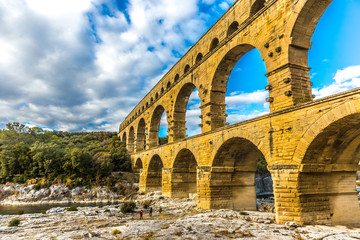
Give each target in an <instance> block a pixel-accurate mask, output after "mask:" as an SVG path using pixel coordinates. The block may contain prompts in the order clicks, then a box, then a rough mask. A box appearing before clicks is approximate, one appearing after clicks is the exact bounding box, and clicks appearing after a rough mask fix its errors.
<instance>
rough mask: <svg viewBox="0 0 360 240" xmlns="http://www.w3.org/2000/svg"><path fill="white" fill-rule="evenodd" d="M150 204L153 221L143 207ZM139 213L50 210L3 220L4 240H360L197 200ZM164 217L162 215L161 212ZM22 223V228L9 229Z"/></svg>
mask: <svg viewBox="0 0 360 240" xmlns="http://www.w3.org/2000/svg"><path fill="white" fill-rule="evenodd" d="M150 201H151V202H152V203H151V206H152V207H153V210H154V213H153V216H152V217H150V216H149V213H148V209H143V208H142V205H143V204H144V203H149V202H150ZM136 202H137V204H138V205H137V209H136V211H137V212H138V211H140V210H143V211H144V213H145V214H144V219H143V220H140V219H139V215H138V213H137V212H135V213H133V214H122V213H121V212H120V207H119V205H111V206H105V207H79V208H78V211H74V212H70V211H65V208H52V209H50V210H48V211H47V212H46V214H24V215H19V216H9V215H3V216H0V239H3V240H5V239H11V240H12V239H88V238H91V239H229V238H235V239H236V238H241V239H267V240H270V239H319V240H320V239H324V240H330V239H360V229H355V228H347V227H343V226H336V227H327V226H306V227H301V226H298V225H297V224H295V223H287V224H286V225H277V224H275V223H274V214H273V213H266V212H252V211H246V212H240V211H232V210H208V211H203V210H197V209H196V201H195V200H193V199H185V200H173V199H171V200H170V199H166V198H163V197H162V196H161V195H160V194H159V193H153V194H148V195H139V196H138V197H137V200H136ZM160 207H161V209H162V212H161V213H159V209H160ZM14 217H18V218H19V219H20V221H21V222H20V225H19V226H17V227H8V223H9V221H10V220H11V219H12V218H14Z"/></svg>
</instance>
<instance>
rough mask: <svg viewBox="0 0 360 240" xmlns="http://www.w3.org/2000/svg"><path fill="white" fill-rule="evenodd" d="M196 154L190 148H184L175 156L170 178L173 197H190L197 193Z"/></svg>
mask: <svg viewBox="0 0 360 240" xmlns="http://www.w3.org/2000/svg"><path fill="white" fill-rule="evenodd" d="M197 166H198V164H197V161H196V159H195V156H194V154H193V153H192V152H191V151H190V150H189V149H186V148H184V149H182V150H180V151H179V152H178V154H177V155H176V157H175V160H174V162H173V166H172V173H171V179H170V186H169V187H170V189H171V191H170V192H171V197H176V198H188V197H189V194H192V193H196V167H197Z"/></svg>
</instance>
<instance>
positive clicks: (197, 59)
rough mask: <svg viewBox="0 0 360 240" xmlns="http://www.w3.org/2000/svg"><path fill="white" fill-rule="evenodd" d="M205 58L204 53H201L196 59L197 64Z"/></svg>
mask: <svg viewBox="0 0 360 240" xmlns="http://www.w3.org/2000/svg"><path fill="white" fill-rule="evenodd" d="M202 58H203V55H202V53H199V54H198V55H197V56H196V60H195V64H197V63H199V62H200V61H201V60H202Z"/></svg>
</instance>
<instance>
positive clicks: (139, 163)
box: [133, 158, 143, 173]
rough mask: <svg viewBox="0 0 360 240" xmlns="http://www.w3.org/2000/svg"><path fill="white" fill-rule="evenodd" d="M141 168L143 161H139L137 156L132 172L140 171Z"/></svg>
mask: <svg viewBox="0 0 360 240" xmlns="http://www.w3.org/2000/svg"><path fill="white" fill-rule="evenodd" d="M142 169H143V162H142V161H141V159H140V158H138V159H136V161H135V165H134V167H133V170H134V172H137V173H139V172H140V171H142Z"/></svg>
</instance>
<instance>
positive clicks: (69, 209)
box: [66, 206, 78, 212]
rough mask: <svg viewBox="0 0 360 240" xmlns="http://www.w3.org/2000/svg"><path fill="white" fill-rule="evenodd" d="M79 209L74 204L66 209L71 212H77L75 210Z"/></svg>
mask: <svg viewBox="0 0 360 240" xmlns="http://www.w3.org/2000/svg"><path fill="white" fill-rule="evenodd" d="M77 210H78V209H77V208H76V207H74V206H71V207H69V208H67V209H66V211H70V212H75V211H77Z"/></svg>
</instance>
